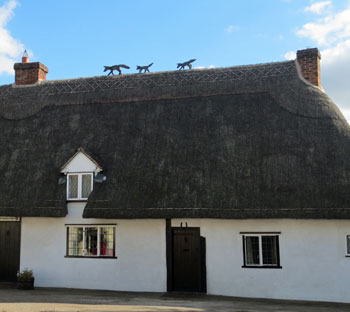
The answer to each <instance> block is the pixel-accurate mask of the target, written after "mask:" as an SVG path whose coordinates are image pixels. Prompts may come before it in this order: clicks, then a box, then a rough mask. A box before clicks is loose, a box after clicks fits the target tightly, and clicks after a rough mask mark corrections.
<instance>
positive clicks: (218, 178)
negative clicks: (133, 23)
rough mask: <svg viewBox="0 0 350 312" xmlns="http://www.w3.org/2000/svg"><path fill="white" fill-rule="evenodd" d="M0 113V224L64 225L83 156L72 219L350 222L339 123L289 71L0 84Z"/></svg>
mask: <svg viewBox="0 0 350 312" xmlns="http://www.w3.org/2000/svg"><path fill="white" fill-rule="evenodd" d="M0 116H1V118H0V129H1V136H0V142H1V144H0V149H1V150H0V169H1V171H2V174H1V176H0V198H1V202H0V215H3V216H4V215H7V216H13V215H22V216H55V217H58V216H64V215H65V214H66V213H67V210H66V201H65V185H59V184H58V180H59V178H60V176H61V173H60V168H61V166H62V165H63V164H64V163H65V162H66V161H67V160H68V159H70V157H71V156H72V155H73V154H74V153H75V152H76V150H77V148H78V147H83V148H85V149H87V150H89V151H90V152H91V153H92V155H94V156H96V157H97V158H98V160H99V161H101V162H102V163H103V169H104V174H105V175H106V176H107V178H108V179H107V181H106V182H105V183H96V184H95V187H94V191H93V192H92V194H91V196H90V198H89V201H88V204H87V207H86V208H85V211H84V217H98V218H165V217H169V218H171V217H200V218H207V217H208V218H270V217H271V218H349V217H350V192H349V190H350V162H349V159H350V128H349V125H348V124H347V122H346V121H345V119H344V118H343V116H342V114H341V113H340V112H339V110H338V108H337V107H336V106H335V104H334V103H333V102H332V101H331V100H330V99H329V98H328V96H327V95H326V94H325V93H324V92H323V91H321V90H320V89H318V88H317V87H314V86H311V85H310V84H308V83H306V82H305V81H304V80H303V79H302V78H300V76H299V74H298V71H297V65H296V63H295V62H293V61H289V62H281V63H271V64H263V65H254V66H242V67H232V68H222V69H208V70H192V71H174V72H161V73H151V74H141V75H139V74H132V75H122V76H114V77H106V76H104V77H92V78H80V79H74V80H60V81H47V82H43V83H40V84H38V85H35V86H30V87H18V86H15V87H14V86H12V85H6V86H2V87H0Z"/></svg>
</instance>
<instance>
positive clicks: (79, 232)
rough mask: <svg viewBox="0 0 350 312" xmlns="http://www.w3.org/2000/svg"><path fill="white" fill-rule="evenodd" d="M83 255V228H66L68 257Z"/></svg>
mask: <svg viewBox="0 0 350 312" xmlns="http://www.w3.org/2000/svg"><path fill="white" fill-rule="evenodd" d="M82 255H83V228H77V227H70V228H68V256H82Z"/></svg>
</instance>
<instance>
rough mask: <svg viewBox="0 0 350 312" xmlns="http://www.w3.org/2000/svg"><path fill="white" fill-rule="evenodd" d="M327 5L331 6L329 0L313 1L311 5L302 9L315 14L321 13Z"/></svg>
mask: <svg viewBox="0 0 350 312" xmlns="http://www.w3.org/2000/svg"><path fill="white" fill-rule="evenodd" d="M329 6H332V1H330V0H327V1H320V2H315V3H313V4H312V5H311V6H309V7H306V8H304V11H305V12H311V13H315V14H322V13H323V12H324V9H325V8H326V7H329Z"/></svg>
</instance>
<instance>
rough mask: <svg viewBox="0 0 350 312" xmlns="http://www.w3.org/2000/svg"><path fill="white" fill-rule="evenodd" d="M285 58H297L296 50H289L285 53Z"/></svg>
mask: <svg viewBox="0 0 350 312" xmlns="http://www.w3.org/2000/svg"><path fill="white" fill-rule="evenodd" d="M284 58H285V59H286V60H295V58H296V53H295V51H289V52H287V53H286V54H284Z"/></svg>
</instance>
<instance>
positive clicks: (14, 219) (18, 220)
mask: <svg viewBox="0 0 350 312" xmlns="http://www.w3.org/2000/svg"><path fill="white" fill-rule="evenodd" d="M3 222H6V223H9V222H11V223H12V222H13V223H18V226H19V233H18V254H17V261H18V268H17V271H19V270H20V268H21V243H22V218H20V217H0V225H1V223H3ZM3 282H5V283H7V281H1V280H0V283H3ZM13 282H16V276H14V279H13Z"/></svg>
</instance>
